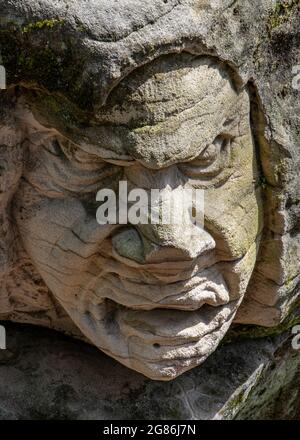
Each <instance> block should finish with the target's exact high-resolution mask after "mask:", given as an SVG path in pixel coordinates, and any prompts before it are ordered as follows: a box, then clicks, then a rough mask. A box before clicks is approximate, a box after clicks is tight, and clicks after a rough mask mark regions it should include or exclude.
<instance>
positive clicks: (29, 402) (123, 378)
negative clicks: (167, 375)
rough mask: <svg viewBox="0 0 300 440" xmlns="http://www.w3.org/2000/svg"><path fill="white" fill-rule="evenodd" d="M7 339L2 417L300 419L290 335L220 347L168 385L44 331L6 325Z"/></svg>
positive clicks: (2, 358)
mask: <svg viewBox="0 0 300 440" xmlns="http://www.w3.org/2000/svg"><path fill="white" fill-rule="evenodd" d="M7 340H8V345H7V349H8V350H7V351H6V352H5V351H0V372H1V374H0V395H1V399H0V420H7V419H9V420H15V419H22V420H24V419H25V420H28V419H30V420H32V419H33V420H37V419H40V420H45V419H48V420H49V419H50V420H53V419H55V420H57V419H64V420H66V419H67V420H136V419H138V420H239V419H243V420H252V419H254V420H270V419H271V420H272V419H275V420H276V419H285V420H294V419H295V420H299V406H300V386H299V385H300V384H299V366H300V350H298V351H295V350H293V349H292V344H291V342H292V335H291V334H290V332H285V333H283V334H282V335H280V336H277V337H274V338H260V339H255V340H247V341H234V342H231V343H230V344H226V345H223V346H221V347H220V348H219V349H218V350H216V351H215V353H213V354H212V355H211V356H210V357H209V358H208V359H207V361H206V362H204V364H202V365H201V366H200V367H198V368H195V369H193V370H191V371H189V372H187V373H185V374H183V375H181V376H180V377H178V378H176V379H174V380H173V381H170V382H159V381H153V380H150V379H147V378H146V377H144V376H143V375H141V374H139V373H137V372H135V371H133V370H128V368H125V367H124V366H122V365H120V363H118V362H116V361H114V360H113V359H112V358H110V357H108V356H106V355H105V354H104V353H101V352H100V351H99V350H97V349H96V348H94V347H92V346H91V345H88V344H85V343H82V342H78V341H75V340H72V339H70V338H67V337H65V336H62V335H59V334H57V333H55V332H52V331H51V332H50V331H49V330H45V329H40V328H37V327H31V326H24V325H18V326H16V325H12V324H9V325H7ZM220 366H221V368H220ZM107 372H109V374H108V373H107ZM8 384H11V386H7V385H8Z"/></svg>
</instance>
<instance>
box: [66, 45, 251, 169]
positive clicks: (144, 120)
mask: <svg viewBox="0 0 300 440" xmlns="http://www.w3.org/2000/svg"><path fill="white" fill-rule="evenodd" d="M248 120H249V97H248V93H247V91H245V90H241V91H237V90H236V88H235V85H234V82H233V80H232V78H231V74H230V72H229V71H228V70H227V69H226V68H225V66H223V65H222V64H221V63H219V62H217V61H216V60H215V59H213V58H209V57H203V56H202V57H199V56H194V55H190V54H187V53H183V54H170V55H167V56H162V57H160V58H158V59H156V60H155V61H153V62H151V63H149V64H146V65H144V66H143V67H140V68H138V69H136V70H135V71H134V72H132V73H131V74H130V75H128V76H127V77H126V78H124V79H123V80H122V81H121V82H120V83H119V85H118V86H117V87H115V89H114V90H113V91H112V92H111V94H110V95H109V97H108V99H107V102H106V104H105V106H103V107H102V108H101V109H100V111H98V113H97V114H96V115H95V116H94V118H93V122H92V123H90V124H85V125H84V126H80V125H78V126H73V127H72V130H70V131H69V132H68V137H69V138H71V140H73V141H74V142H75V143H76V144H78V145H80V146H81V148H83V149H85V150H86V151H88V152H91V153H93V154H97V155H99V156H102V157H103V158H106V159H120V158H121V159H137V160H140V161H142V162H143V163H145V164H146V165H147V164H148V165H149V166H150V167H160V166H166V165H168V164H170V163H172V162H176V161H184V160H189V159H192V158H193V157H195V156H197V155H198V154H199V153H200V151H201V149H202V148H204V147H205V146H206V145H207V144H209V143H211V142H212V141H213V140H214V139H215V137H216V136H218V135H219V134H220V133H223V132H226V133H228V132H230V131H234V130H236V127H238V130H239V134H243V133H242V131H243V130H244V131H246V130H248V129H249V122H248Z"/></svg>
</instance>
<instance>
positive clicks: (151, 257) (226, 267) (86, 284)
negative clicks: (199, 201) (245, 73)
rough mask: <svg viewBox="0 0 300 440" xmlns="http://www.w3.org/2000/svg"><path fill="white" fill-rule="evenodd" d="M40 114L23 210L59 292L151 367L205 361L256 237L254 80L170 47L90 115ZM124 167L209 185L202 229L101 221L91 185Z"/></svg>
mask: <svg viewBox="0 0 300 440" xmlns="http://www.w3.org/2000/svg"><path fill="white" fill-rule="evenodd" d="M35 117H36V118H37V119H34V118H33V117H32V118H30V117H29V116H28V115H27V119H26V124H27V126H28V136H27V137H28V140H29V142H28V158H27V163H26V167H25V170H24V174H23V179H22V181H21V184H20V187H19V190H18V194H17V196H16V200H15V202H14V207H15V209H14V215H15V218H16V220H17V224H18V228H19V230H20V234H21V237H22V240H23V244H24V247H25V249H26V251H27V253H28V254H29V256H30V257H31V259H32V261H33V263H34V265H35V267H36V268H37V269H38V271H39V273H40V274H41V276H42V277H43V279H44V281H45V282H46V284H47V286H48V287H49V289H50V290H51V292H52V293H53V294H54V295H55V297H56V298H57V299H58V300H59V302H60V303H61V305H62V306H63V307H64V309H65V310H66V311H67V312H68V314H69V315H70V317H71V318H72V320H73V321H74V322H75V324H76V325H77V326H78V327H79V328H80V329H81V331H82V332H83V333H84V335H86V336H87V337H88V338H89V339H90V340H91V341H92V343H93V344H94V345H95V346H97V347H99V348H100V349H101V350H103V351H104V352H106V353H107V354H109V355H110V356H112V357H114V358H115V359H117V360H118V361H120V362H121V363H123V364H125V365H126V366H128V367H130V368H133V369H135V370H137V371H140V372H142V373H143V374H145V375H146V376H148V377H150V378H153V379H158V380H168V379H172V378H174V377H176V376H177V375H179V374H181V373H183V372H184V371H186V370H188V369H190V368H192V367H195V366H197V365H199V364H201V363H202V362H203V361H204V360H205V359H206V358H207V356H208V355H209V354H211V353H212V352H213V351H214V350H215V349H216V347H217V346H218V344H219V343H220V341H221V339H222V337H223V336H224V334H225V333H226V331H227V330H228V328H229V326H230V324H231V322H232V319H233V318H234V315H235V312H236V310H237V308H238V306H239V305H240V303H241V301H242V299H243V296H244V294H245V291H246V288H247V285H248V282H249V279H250V276H251V274H252V271H253V268H254V265H255V261H256V255H257V250H258V246H259V236H260V232H261V227H262V220H261V218H262V213H261V211H262V210H261V200H260V193H259V190H258V189H257V188H258V185H257V179H258V173H257V164H256V158H255V148H254V142H253V139H252V134H251V127H250V101H249V95H248V92H247V91H246V90H242V91H240V92H237V91H236V90H235V88H234V85H233V83H232V81H231V79H230V76H229V74H228V73H227V71H226V70H225V69H224V68H223V67H222V66H220V65H219V64H218V63H217V62H215V61H213V60H211V59H207V58H203V57H201V58H200V57H194V56H190V55H187V54H186V55H170V56H165V57H162V58H160V59H158V60H156V61H154V62H153V63H152V64H150V65H147V66H144V67H142V68H140V69H137V70H136V71H135V72H133V73H132V74H131V75H130V76H128V77H127V78H125V79H124V80H123V81H122V82H121V83H120V84H119V85H118V86H117V87H116V88H115V89H114V90H113V91H112V92H111V94H110V96H109V98H108V100H107V103H106V105H105V107H103V108H102V109H101V110H100V111H99V112H98V114H97V115H96V118H94V119H93V121H92V122H90V124H89V125H85V126H83V125H82V126H78V125H77V126H76V127H73V128H72V129H68V131H67V130H66V131H63V130H61V129H57V127H56V128H50V129H49V128H45V126H42V125H41V124H40V122H41V120H42V117H41V116H40V114H39V113H38V112H36V113H35ZM37 120H39V121H40V122H37ZM43 120H45V113H44V115H43ZM120 180H127V181H128V184H129V186H130V187H131V188H145V189H147V190H150V189H151V188H157V189H163V188H165V187H166V186H167V185H169V186H170V187H171V188H172V189H173V190H175V189H176V188H177V187H178V186H179V185H183V186H184V187H189V188H202V189H204V193H205V232H203V231H201V230H200V229H198V228H197V226H195V225H192V224H191V225H190V226H189V227H187V226H185V227H180V226H175V225H174V226H173V225H151V224H149V225H137V226H132V225H126V226H121V225H106V226H100V225H99V224H98V223H97V222H96V208H97V205H96V202H95V195H96V193H97V191H98V190H99V189H101V188H112V189H117V184H118V182H119V181H120Z"/></svg>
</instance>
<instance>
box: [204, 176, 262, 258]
mask: <svg viewBox="0 0 300 440" xmlns="http://www.w3.org/2000/svg"><path fill="white" fill-rule="evenodd" d="M205 221H206V225H207V226H206V227H207V229H208V230H209V232H210V233H211V234H212V235H213V237H214V239H215V241H216V252H217V254H218V256H219V258H220V259H224V260H235V259H239V258H241V257H243V256H244V255H245V254H246V253H247V252H248V251H249V249H250V247H251V246H252V245H253V243H255V242H256V241H257V237H258V236H259V235H260V233H261V231H262V227H263V209H262V201H261V193H260V190H259V189H258V190H255V189H254V188H253V187H252V188H247V187H244V188H243V187H241V186H239V185H238V182H236V183H235V184H234V185H232V186H231V188H225V187H224V188H222V189H218V190H214V191H212V192H211V193H210V194H208V195H207V197H205Z"/></svg>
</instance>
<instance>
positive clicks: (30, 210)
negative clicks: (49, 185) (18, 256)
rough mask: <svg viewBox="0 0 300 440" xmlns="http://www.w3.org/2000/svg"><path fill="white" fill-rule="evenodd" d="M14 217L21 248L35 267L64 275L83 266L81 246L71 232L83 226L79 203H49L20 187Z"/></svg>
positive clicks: (28, 189)
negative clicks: (50, 268) (22, 247)
mask: <svg viewBox="0 0 300 440" xmlns="http://www.w3.org/2000/svg"><path fill="white" fill-rule="evenodd" d="M14 215H15V219H16V222H17V225H18V229H19V231H20V235H21V238H22V241H23V244H24V247H25V249H26V251H27V252H28V254H29V256H30V257H31V258H32V259H33V261H34V262H35V263H36V265H38V266H39V267H44V265H46V264H51V267H52V268H53V269H55V270H57V271H58V272H59V271H60V270H61V269H62V268H64V269H65V273H66V274H68V269H69V272H70V270H71V269H73V268H75V267H78V265H80V264H82V263H83V257H84V256H85V254H86V250H85V243H84V242H83V241H81V240H80V239H79V237H78V236H77V235H76V232H75V230H76V229H78V230H80V228H81V225H87V219H88V216H87V214H86V211H85V209H84V207H83V205H82V203H81V202H80V201H78V200H76V199H60V200H58V199H49V198H47V197H45V196H44V197H43V196H41V195H39V194H38V193H37V192H36V191H34V190H33V189H32V188H31V187H30V186H29V185H28V184H23V185H22V186H21V188H20V190H19V192H18V195H17V197H16V200H15V204H14ZM77 253H78V255H77ZM70 274H71V273H70Z"/></svg>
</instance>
